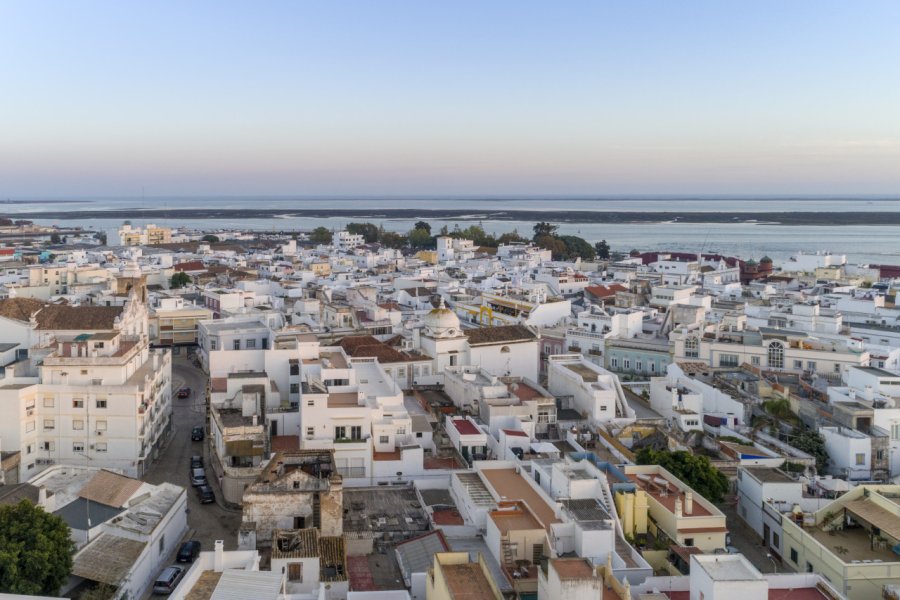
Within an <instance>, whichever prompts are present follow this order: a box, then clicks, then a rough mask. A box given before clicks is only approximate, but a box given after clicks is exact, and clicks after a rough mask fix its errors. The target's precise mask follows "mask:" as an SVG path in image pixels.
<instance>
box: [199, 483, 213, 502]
mask: <svg viewBox="0 0 900 600" xmlns="http://www.w3.org/2000/svg"><path fill="white" fill-rule="evenodd" d="M197 497H198V498H199V499H200V504H211V503H213V502H215V501H216V495H215V493H213V489H212V488H211V487H209V485H201V486H197Z"/></svg>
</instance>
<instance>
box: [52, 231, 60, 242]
mask: <svg viewBox="0 0 900 600" xmlns="http://www.w3.org/2000/svg"><path fill="white" fill-rule="evenodd" d="M60 241H61V240H60V238H59V234H58V233H51V234H50V243H51V244H58V243H60Z"/></svg>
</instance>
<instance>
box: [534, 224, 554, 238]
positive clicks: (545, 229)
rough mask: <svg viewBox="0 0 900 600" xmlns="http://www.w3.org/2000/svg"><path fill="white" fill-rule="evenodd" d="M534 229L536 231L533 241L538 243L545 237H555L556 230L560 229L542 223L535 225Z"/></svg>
mask: <svg viewBox="0 0 900 600" xmlns="http://www.w3.org/2000/svg"><path fill="white" fill-rule="evenodd" d="M532 229H534V237H533V238H532V239H533V240H535V241H536V240H537V239H538V238H539V237H543V236H545V235H549V236H551V237H555V236H556V230H557V229H559V226H558V225H553V224H552V223H547V222H545V221H541V222H540V223H535V224H534V227H533V228H532Z"/></svg>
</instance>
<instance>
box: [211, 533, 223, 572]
mask: <svg viewBox="0 0 900 600" xmlns="http://www.w3.org/2000/svg"><path fill="white" fill-rule="evenodd" d="M215 552H216V556H215V561H214V562H213V570H214V571H215V572H216V573H221V572H222V571H224V570H225V542H224V541H223V540H216V550H215Z"/></svg>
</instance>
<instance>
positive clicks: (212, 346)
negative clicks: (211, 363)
mask: <svg viewBox="0 0 900 600" xmlns="http://www.w3.org/2000/svg"><path fill="white" fill-rule="evenodd" d="M209 349H210V350H216V340H209Z"/></svg>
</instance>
